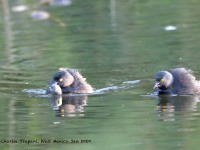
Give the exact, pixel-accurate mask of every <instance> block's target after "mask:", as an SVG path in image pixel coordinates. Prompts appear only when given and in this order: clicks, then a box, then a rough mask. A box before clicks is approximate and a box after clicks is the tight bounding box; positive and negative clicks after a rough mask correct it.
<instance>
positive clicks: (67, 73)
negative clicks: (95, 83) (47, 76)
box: [47, 68, 93, 95]
mask: <svg viewBox="0 0 200 150" xmlns="http://www.w3.org/2000/svg"><path fill="white" fill-rule="evenodd" d="M55 84H56V85H58V86H55ZM58 88H60V89H61V90H59V89H58ZM60 91H62V93H92V92H93V88H92V86H91V85H90V84H88V83H87V82H86V78H83V76H82V75H81V74H80V73H79V72H78V71H77V70H75V69H71V68H60V69H59V71H58V72H56V73H55V74H54V76H53V78H52V79H51V81H50V84H49V88H48V89H47V92H48V93H53V94H58V95H61V94H62V93H61V92H60Z"/></svg>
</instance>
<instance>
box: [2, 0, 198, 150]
mask: <svg viewBox="0 0 200 150" xmlns="http://www.w3.org/2000/svg"><path fill="white" fill-rule="evenodd" d="M0 3H1V4H0V12H1V13H0V33H1V34H0V78H1V80H0V95H1V96H0V101H1V105H0V119H1V123H0V124H1V126H0V139H1V143H0V147H1V149H16V150H17V149H19V150H23V149H27V148H28V149H41V148H48V149H87V150H93V149H109V150H112V149H124V150H126V149H127V150H129V149H134V150H137V149H138V150H141V149H143V150H155V149H159V150H160V149H163V150H168V149H180V150H187V149H193V150H195V149H198V147H199V138H200V127H199V124H200V106H199V103H198V101H199V97H198V96H172V97H169V96H164V97H157V96H151V95H148V94H147V93H152V92H153V84H154V81H153V77H154V74H155V72H156V71H158V70H161V69H162V70H163V69H168V68H172V67H180V66H183V67H186V68H190V69H192V70H193V71H194V74H195V75H196V77H197V79H200V69H199V65H200V63H199V56H200V51H199V49H200V45H199V44H198V43H199V40H200V36H199V34H198V33H199V30H200V28H199V25H200V22H199V21H198V20H199V19H198V18H199V17H200V16H199V7H198V6H199V5H200V2H199V1H197V0H192V1H190V2H188V1H186V0H183V1H176V2H174V1H172V0H163V1H157V2H156V1H139V0H134V1H133V0H127V1H126V2H125V1H119V0H109V1H108V0H101V1H93V0H84V2H83V1H81V0H71V1H70V4H69V5H63V6H62V5H61V6H60V5H52V4H53V3H51V4H49V3H42V2H40V1H37V2H36V1H21V0H15V1H11V0H2V1H1V2H0ZM18 5H25V6H27V8H28V9H27V10H25V11H22V12H13V11H12V8H13V7H14V6H18ZM35 10H41V11H45V12H47V13H49V15H50V17H49V18H48V19H44V20H37V19H34V18H31V15H30V14H31V12H32V11H35ZM169 26H173V27H175V30H166V29H167V27H169ZM168 29H169V28H168ZM59 67H71V68H76V69H78V70H79V71H80V72H81V73H82V74H83V76H85V77H87V81H88V82H89V83H90V84H91V85H92V86H93V87H94V88H95V89H96V90H97V91H98V92H99V93H98V94H94V95H88V96H80V95H79V96H76V95H75V96H72V97H60V98H55V97H52V96H50V95H45V93H44V90H45V89H46V88H47V85H48V82H49V80H50V79H51V77H52V75H53V74H54V72H55V71H56V70H58V68H59ZM135 81H136V82H135ZM137 81H140V82H137ZM102 89H103V92H102ZM61 101H62V104H61ZM3 139H6V140H9V139H10V140H11V139H13V140H17V141H18V144H14V143H7V144H6V143H3V141H2V140H3ZM20 139H22V140H36V143H30V144H29V145H28V144H27V143H20ZM41 140H46V144H45V143H42V142H41ZM48 140H50V141H51V142H50V143H48ZM53 140H61V141H62V140H65V142H66V141H67V140H69V141H70V142H71V140H73V143H71V144H68V143H59V144H57V143H53V142H52V141H53ZM81 140H86V141H84V142H87V143H81ZM77 141H78V142H79V143H76V142H77Z"/></svg>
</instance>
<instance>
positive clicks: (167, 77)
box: [154, 68, 200, 95]
mask: <svg viewBox="0 0 200 150" xmlns="http://www.w3.org/2000/svg"><path fill="white" fill-rule="evenodd" d="M154 89H155V92H157V93H158V94H166V93H167V94H178V95H196V94H200V82H199V81H198V80H196V79H195V76H194V75H193V73H192V71H191V70H188V69H185V68H174V69H170V70H169V71H159V72H157V73H156V75H155V86H154Z"/></svg>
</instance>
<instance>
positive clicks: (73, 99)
mask: <svg viewBox="0 0 200 150" xmlns="http://www.w3.org/2000/svg"><path fill="white" fill-rule="evenodd" d="M50 104H51V106H52V109H53V110H55V111H56V116H60V117H80V116H84V113H83V112H84V106H85V105H86V104H87V96H81V95H80V96H70V95H62V96H60V95H52V96H51V97H50Z"/></svg>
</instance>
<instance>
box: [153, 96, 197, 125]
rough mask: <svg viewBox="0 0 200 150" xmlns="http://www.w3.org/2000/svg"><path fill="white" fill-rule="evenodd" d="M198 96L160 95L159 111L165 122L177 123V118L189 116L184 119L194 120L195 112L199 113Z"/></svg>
mask: <svg viewBox="0 0 200 150" xmlns="http://www.w3.org/2000/svg"><path fill="white" fill-rule="evenodd" d="M197 102H199V97H198V96H192V95H185V96H170V95H159V96H158V104H157V110H158V112H159V114H160V117H161V120H163V121H175V120H176V119H180V118H177V116H187V117H185V118H183V119H188V120H192V119H193V114H194V112H196V111H197Z"/></svg>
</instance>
